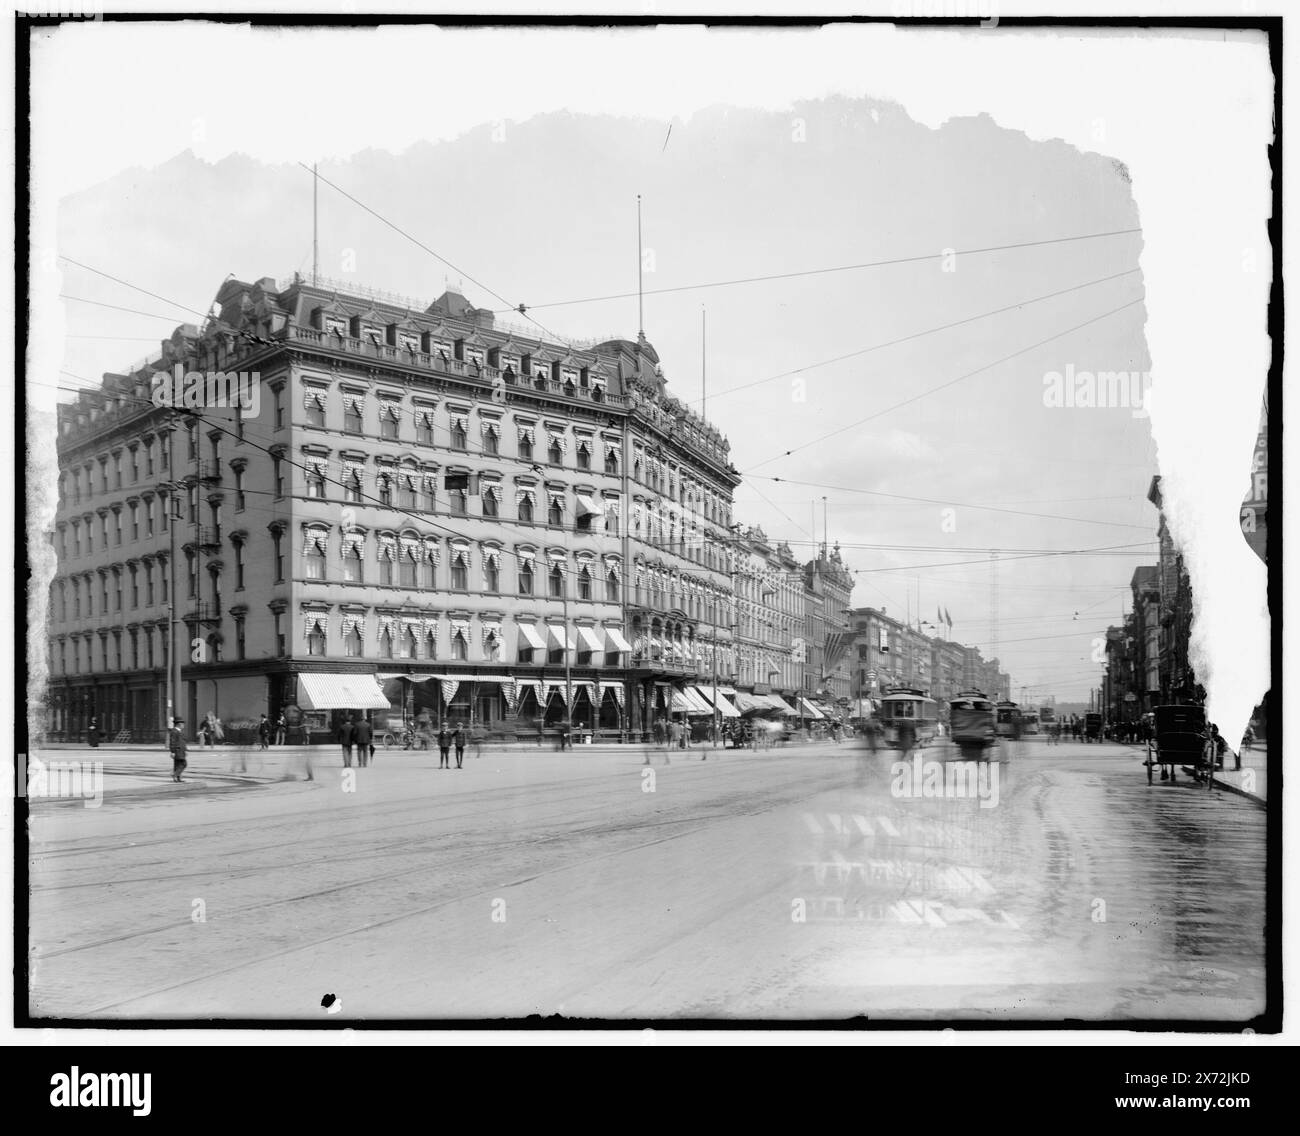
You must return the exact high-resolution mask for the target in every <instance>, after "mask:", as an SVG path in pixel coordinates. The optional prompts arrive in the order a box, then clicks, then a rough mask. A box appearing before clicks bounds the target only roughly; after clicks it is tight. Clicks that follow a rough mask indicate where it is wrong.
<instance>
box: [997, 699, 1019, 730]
mask: <svg viewBox="0 0 1300 1136" xmlns="http://www.w3.org/2000/svg"><path fill="white" fill-rule="evenodd" d="M997 715H998V724H997V730H998V737H1000V738H1018V737H1019V736H1020V728H1021V722H1020V706H1019V705H1018V704H1017V703H1015V702H1007V701H1002V702H999V703H998V704H997Z"/></svg>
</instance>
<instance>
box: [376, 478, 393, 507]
mask: <svg viewBox="0 0 1300 1136" xmlns="http://www.w3.org/2000/svg"><path fill="white" fill-rule="evenodd" d="M375 480H376V482H377V484H378V487H379V503H380V504H381V505H391V504H392V503H393V475H392V474H390V473H381V474H380V475H379V476H378V477H377V478H376V479H375Z"/></svg>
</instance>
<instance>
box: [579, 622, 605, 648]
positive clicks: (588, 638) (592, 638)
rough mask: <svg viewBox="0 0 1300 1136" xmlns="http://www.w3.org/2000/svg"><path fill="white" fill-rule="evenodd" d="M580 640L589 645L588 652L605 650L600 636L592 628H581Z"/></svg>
mask: <svg viewBox="0 0 1300 1136" xmlns="http://www.w3.org/2000/svg"><path fill="white" fill-rule="evenodd" d="M578 638H579V639H581V640H582V641H583V642H584V643H585V644H586V645H587V650H588V651H603V650H604V649H605V648H604V647H603V646H602V645H601V642H600V638H599V636H597V635H596V633H595V632H594V631H592V629H591V628H590V627H579V628H578Z"/></svg>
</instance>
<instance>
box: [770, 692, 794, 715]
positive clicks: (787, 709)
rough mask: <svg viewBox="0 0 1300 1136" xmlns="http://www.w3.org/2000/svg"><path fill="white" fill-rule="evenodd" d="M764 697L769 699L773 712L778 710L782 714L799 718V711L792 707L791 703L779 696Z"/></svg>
mask: <svg viewBox="0 0 1300 1136" xmlns="http://www.w3.org/2000/svg"><path fill="white" fill-rule="evenodd" d="M763 697H764V698H766V699H767V701H768V703H769V704H770V705H771V707H772V709H773V710H776V711H778V712H780V713H782V714H786V715H793V716H794V717H796V718H797V717H799V711H798V710H796V709H795V708H794V707H793V706H791V705H790V703H788V702H787V701H786V700H785V699H784V698H782V697H781V696H780V695H779V694H766V695H764V696H763Z"/></svg>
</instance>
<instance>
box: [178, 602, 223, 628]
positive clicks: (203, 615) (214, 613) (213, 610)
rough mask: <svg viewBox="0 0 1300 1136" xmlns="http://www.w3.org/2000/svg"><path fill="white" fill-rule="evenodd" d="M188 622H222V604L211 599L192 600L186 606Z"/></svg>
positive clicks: (186, 620)
mask: <svg viewBox="0 0 1300 1136" xmlns="http://www.w3.org/2000/svg"><path fill="white" fill-rule="evenodd" d="M184 622H186V623H220V622H221V605H220V604H216V603H212V602H211V601H209V600H190V601H189V603H188V604H187V605H186V607H185V616H184Z"/></svg>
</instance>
